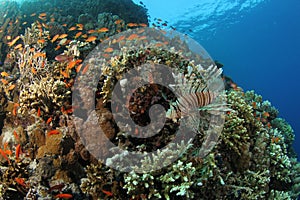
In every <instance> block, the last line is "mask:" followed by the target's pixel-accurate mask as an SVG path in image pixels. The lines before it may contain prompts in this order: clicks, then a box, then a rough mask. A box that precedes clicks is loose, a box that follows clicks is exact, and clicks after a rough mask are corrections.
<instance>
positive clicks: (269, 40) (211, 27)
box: [144, 0, 300, 155]
mask: <svg viewBox="0 0 300 200" xmlns="http://www.w3.org/2000/svg"><path fill="white" fill-rule="evenodd" d="M144 3H145V4H146V5H147V7H148V8H149V13H150V16H151V17H152V19H153V18H154V17H161V18H163V19H165V20H167V21H169V23H171V24H172V25H173V26H175V27H176V28H177V30H178V31H180V32H185V33H187V34H188V35H189V36H191V37H192V38H194V39H195V40H197V41H198V42H199V43H200V44H201V45H203V47H204V48H205V49H206V50H207V51H208V52H209V54H210V55H211V56H212V57H213V59H215V60H219V61H220V62H221V63H223V64H224V71H225V74H226V75H227V76H230V77H232V78H233V80H234V81H236V82H237V83H238V84H239V85H240V86H241V87H242V88H243V89H244V90H255V91H256V92H257V93H258V94H261V95H262V96H263V98H264V100H269V101H271V103H272V105H273V106H275V107H276V108H277V109H278V110H279V112H280V114H279V115H280V117H283V118H285V119H286V120H287V121H288V122H289V123H290V124H291V125H292V127H293V129H294V131H295V135H296V140H295V143H294V147H295V150H296V152H297V154H298V155H300V136H299V134H300V103H299V102H300V101H299V99H300V82H299V79H300V1H299V0H285V1H283V0H268V1H263V0H236V1H233V0H222V1H220V0H215V1H212V0H197V1H189V2H188V1H186V2H185V1H181V0H177V1H176V3H172V1H171V0H170V1H169V0H167V1H164V2H163V3H160V6H159V2H158V1H157V0H153V1H147V0H145V1H144ZM167 5H168V6H167ZM162 8H164V9H162ZM189 29H191V31H189Z"/></svg>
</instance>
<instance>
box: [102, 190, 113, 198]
mask: <svg viewBox="0 0 300 200" xmlns="http://www.w3.org/2000/svg"><path fill="white" fill-rule="evenodd" d="M101 191H102V192H103V193H104V194H106V195H107V196H109V197H111V196H113V193H112V192H110V191H107V190H101Z"/></svg>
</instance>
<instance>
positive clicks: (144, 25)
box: [139, 23, 148, 27]
mask: <svg viewBox="0 0 300 200" xmlns="http://www.w3.org/2000/svg"><path fill="white" fill-rule="evenodd" d="M139 26H141V27H147V26H148V25H147V24H143V23H142V24H139Z"/></svg>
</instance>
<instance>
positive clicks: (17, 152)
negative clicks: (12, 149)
mask: <svg viewBox="0 0 300 200" xmlns="http://www.w3.org/2000/svg"><path fill="white" fill-rule="evenodd" d="M20 153H21V145H20V144H18V145H17V147H16V160H19V157H20Z"/></svg>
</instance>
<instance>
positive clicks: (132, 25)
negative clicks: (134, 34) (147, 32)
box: [127, 23, 138, 27]
mask: <svg viewBox="0 0 300 200" xmlns="http://www.w3.org/2000/svg"><path fill="white" fill-rule="evenodd" d="M127 26H128V27H135V26H138V24H137V23H128V24H127Z"/></svg>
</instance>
